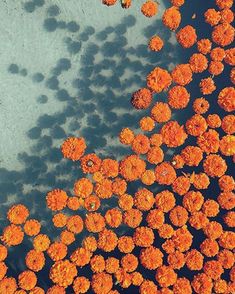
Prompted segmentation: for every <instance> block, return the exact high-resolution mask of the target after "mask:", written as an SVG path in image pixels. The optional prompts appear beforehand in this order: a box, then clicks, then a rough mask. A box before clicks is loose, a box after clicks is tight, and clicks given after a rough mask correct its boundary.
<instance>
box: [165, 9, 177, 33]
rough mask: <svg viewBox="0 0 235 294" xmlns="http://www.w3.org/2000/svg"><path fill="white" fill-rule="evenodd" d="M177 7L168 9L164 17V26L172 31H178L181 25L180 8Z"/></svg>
mask: <svg viewBox="0 0 235 294" xmlns="http://www.w3.org/2000/svg"><path fill="white" fill-rule="evenodd" d="M175 6H177V5H175ZM175 6H172V7H170V8H167V9H166V10H165V11H164V13H163V16H162V22H163V24H164V26H165V27H167V28H168V29H170V30H171V31H175V30H177V29H178V27H179V25H180V23H181V13H180V12H179V9H178V7H175Z"/></svg>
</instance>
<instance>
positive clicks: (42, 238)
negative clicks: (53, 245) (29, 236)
mask: <svg viewBox="0 0 235 294" xmlns="http://www.w3.org/2000/svg"><path fill="white" fill-rule="evenodd" d="M50 242H51V241H50V239H49V238H48V236H47V235H45V234H39V235H37V236H36V237H35V238H34V240H33V247H34V249H35V250H37V251H46V250H47V249H48V248H49V246H50Z"/></svg>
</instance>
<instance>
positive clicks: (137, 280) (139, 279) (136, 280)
mask: <svg viewBox="0 0 235 294" xmlns="http://www.w3.org/2000/svg"><path fill="white" fill-rule="evenodd" d="M131 281H132V284H133V285H134V286H140V285H141V284H142V283H143V281H144V278H143V276H142V274H141V273H139V272H133V273H132V275H131ZM117 294H118V293H117Z"/></svg>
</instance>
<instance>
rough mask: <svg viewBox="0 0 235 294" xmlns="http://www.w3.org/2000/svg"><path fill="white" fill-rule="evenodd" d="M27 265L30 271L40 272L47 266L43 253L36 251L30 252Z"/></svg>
mask: <svg viewBox="0 0 235 294" xmlns="http://www.w3.org/2000/svg"><path fill="white" fill-rule="evenodd" d="M25 264H26V266H27V267H28V268H29V269H30V270H32V271H34V272H39V271H40V270H41V269H43V267H44V265H45V256H44V254H43V252H41V251H37V250H34V249H33V250H30V251H29V252H28V253H27V255H26V257H25Z"/></svg>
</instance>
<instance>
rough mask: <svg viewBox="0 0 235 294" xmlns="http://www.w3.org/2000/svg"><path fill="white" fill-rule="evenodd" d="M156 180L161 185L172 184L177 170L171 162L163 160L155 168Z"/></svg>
mask: <svg viewBox="0 0 235 294" xmlns="http://www.w3.org/2000/svg"><path fill="white" fill-rule="evenodd" d="M155 176H156V182H157V183H158V184H160V185H171V184H172V183H173V182H174V180H175V179H176V172H175V169H174V168H173V166H172V165H171V164H170V163H169V162H162V163H160V164H159V165H157V167H156V168H155Z"/></svg>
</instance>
